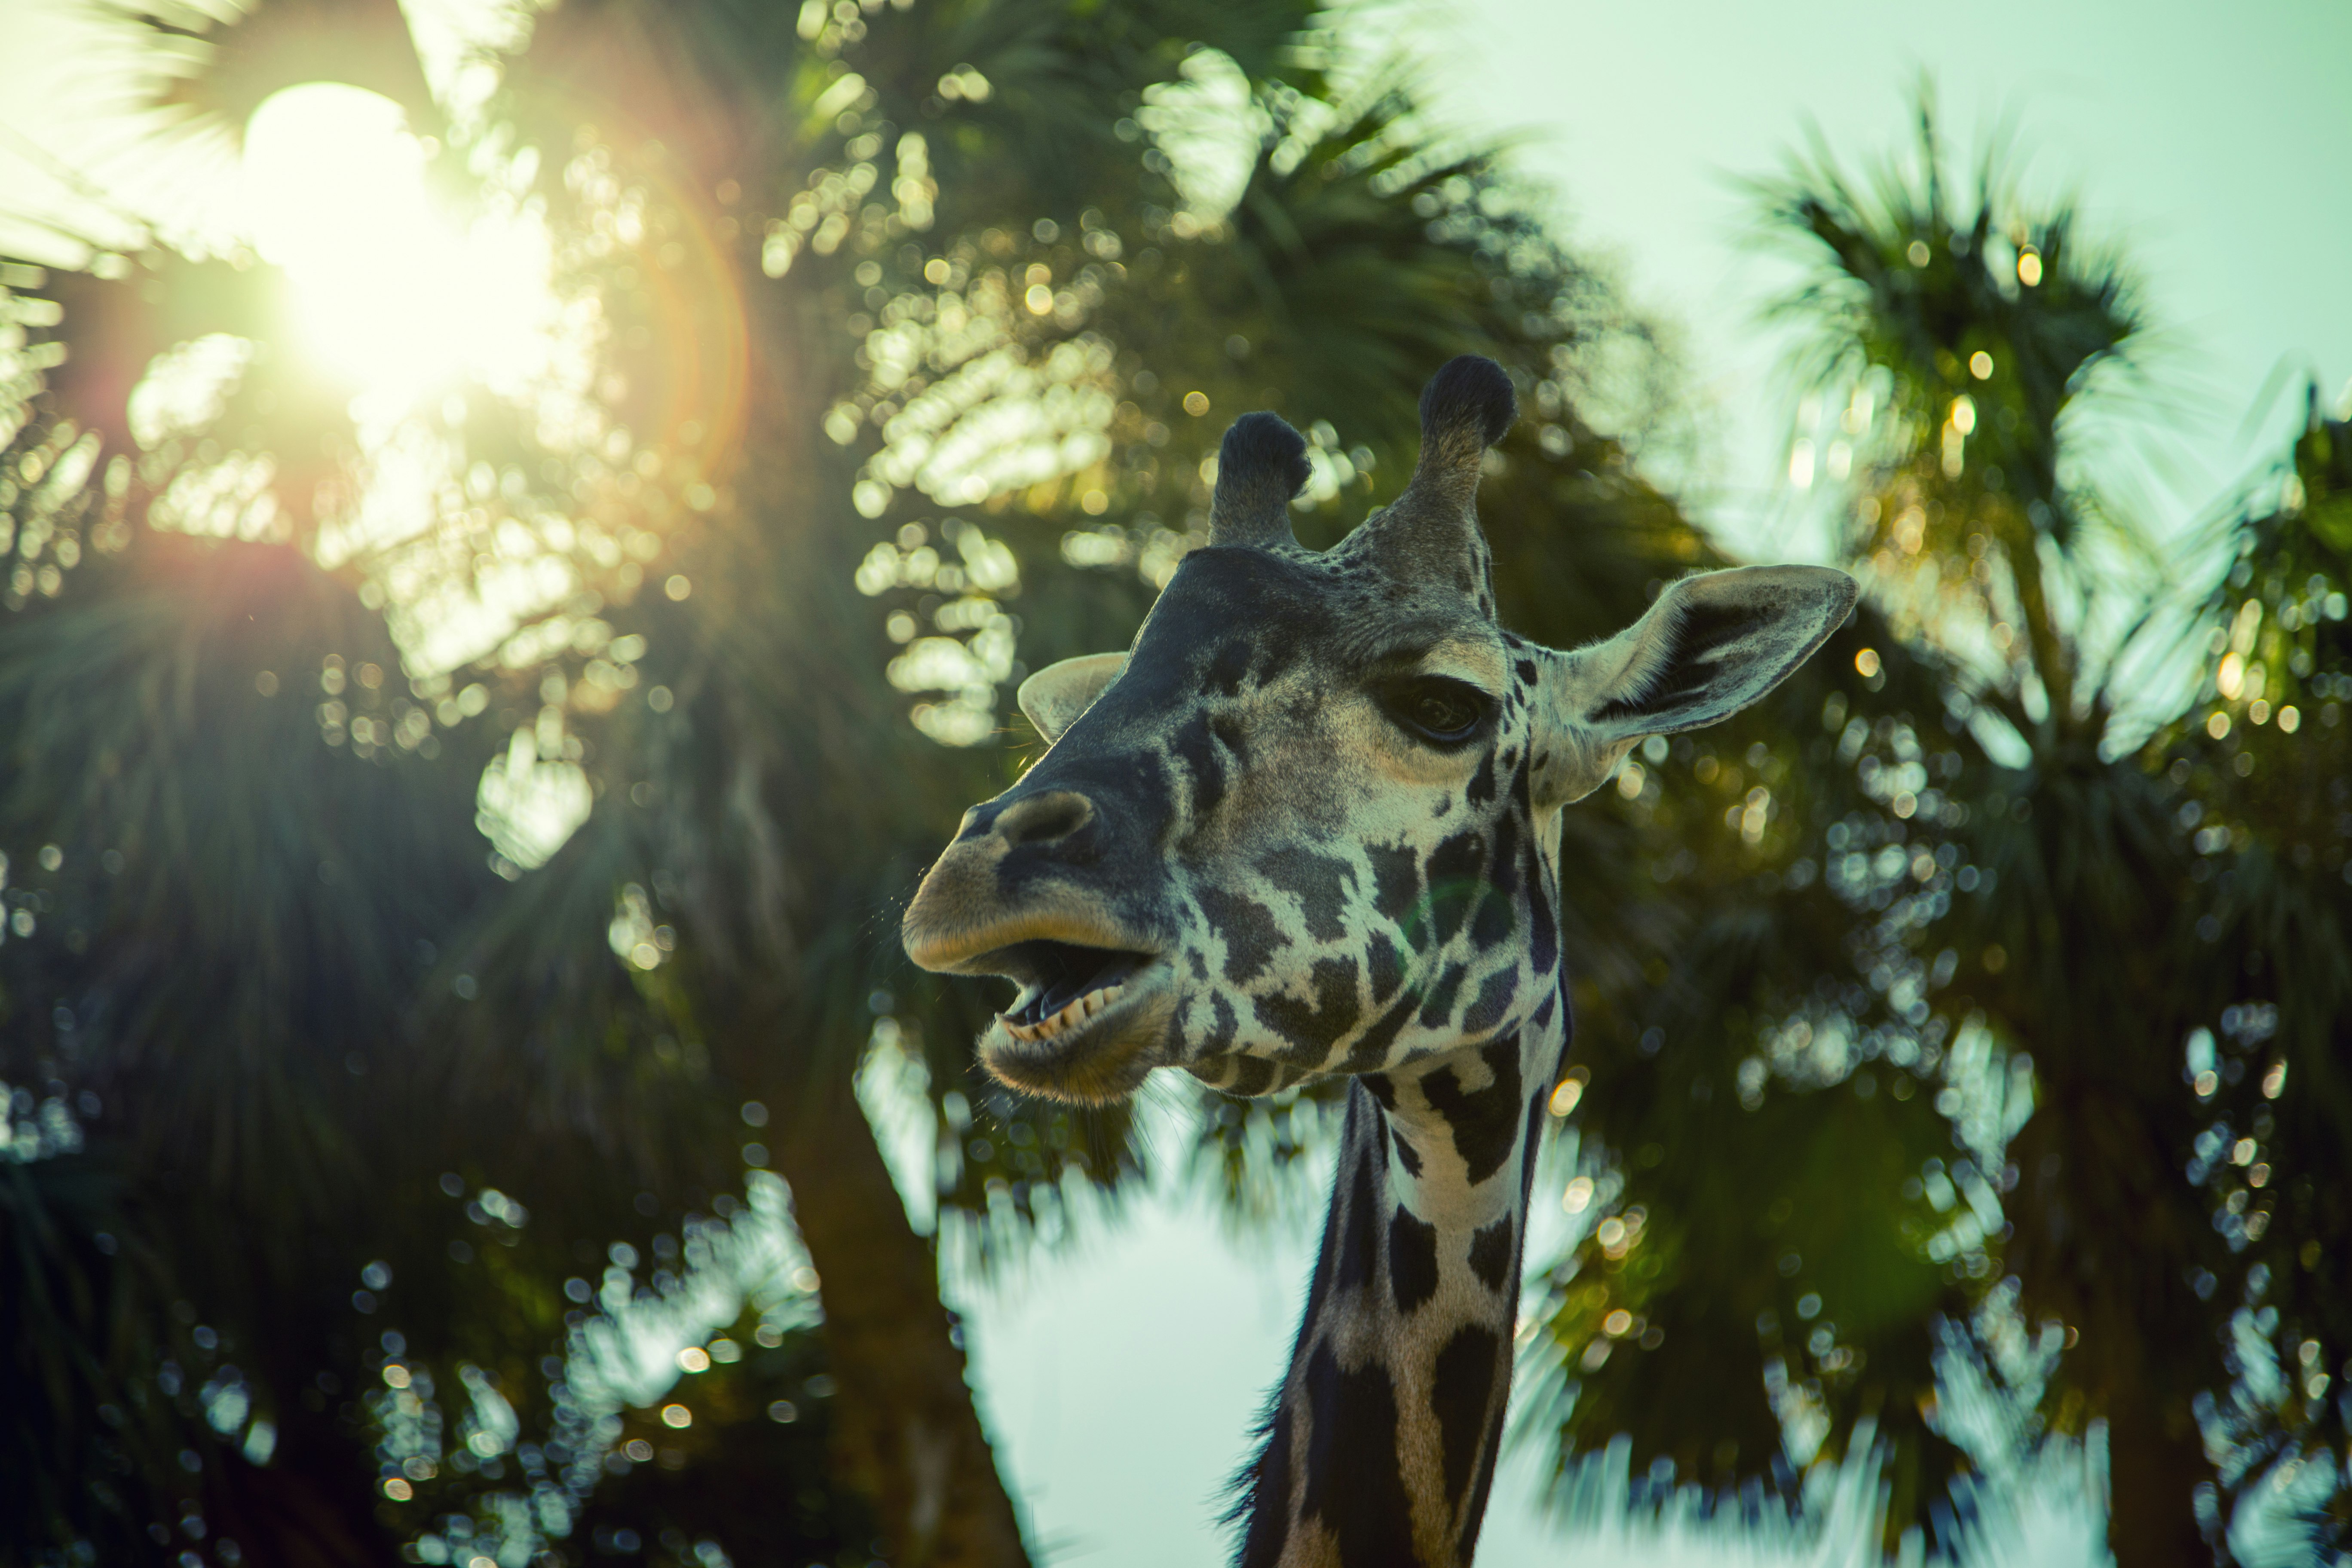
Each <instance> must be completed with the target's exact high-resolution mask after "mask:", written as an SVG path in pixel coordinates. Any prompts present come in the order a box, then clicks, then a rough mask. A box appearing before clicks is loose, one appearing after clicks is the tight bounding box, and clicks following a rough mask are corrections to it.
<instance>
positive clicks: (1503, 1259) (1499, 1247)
mask: <svg viewBox="0 0 2352 1568" xmlns="http://www.w3.org/2000/svg"><path fill="white" fill-rule="evenodd" d="M1397 1212H1398V1213H1400V1214H1402V1213H1403V1212H1404V1211H1403V1210H1402V1209H1400V1210H1398V1211H1397ZM1510 1271H1511V1220H1510V1216H1509V1215H1504V1216H1503V1217H1502V1218H1501V1219H1498V1220H1496V1222H1495V1223H1494V1224H1492V1225H1490V1226H1487V1227H1486V1229H1484V1230H1482V1231H1479V1232H1478V1233H1477V1234H1476V1235H1475V1236H1473V1237H1471V1238H1470V1272H1471V1273H1473V1274H1475V1275H1476V1276H1477V1277H1478V1278H1479V1279H1480V1280H1481V1281H1483V1282H1484V1283H1485V1285H1486V1289H1489V1290H1494V1291H1497V1292H1499V1291H1500V1290H1501V1289H1503V1280H1504V1277H1505V1276H1507V1275H1508V1274H1509V1273H1510Z"/></svg>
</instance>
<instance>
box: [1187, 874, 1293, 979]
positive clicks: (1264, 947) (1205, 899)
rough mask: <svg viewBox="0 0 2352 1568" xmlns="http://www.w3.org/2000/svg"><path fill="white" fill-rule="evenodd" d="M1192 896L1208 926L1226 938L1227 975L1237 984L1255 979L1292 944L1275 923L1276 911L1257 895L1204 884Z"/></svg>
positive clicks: (1227, 977) (1226, 976)
mask: <svg viewBox="0 0 2352 1568" xmlns="http://www.w3.org/2000/svg"><path fill="white" fill-rule="evenodd" d="M1193 897H1194V898H1195V899H1196V900H1199V902H1200V905H1201V913H1202V917H1203V918H1204V919H1206V920H1207V921H1208V922H1209V929H1210V930H1211V931H1215V932H1216V933H1217V934H1218V935H1219V936H1220V937H1223V939H1224V943H1225V978H1226V979H1228V980H1230V981H1232V982H1233V983H1234V984H1236V985H1242V984H1247V983H1249V982H1250V981H1252V980H1255V979H1256V978H1257V976H1258V974H1259V973H1261V972H1262V971H1263V970H1264V969H1265V966H1266V965H1267V964H1268V963H1272V962H1273V960H1274V955H1275V954H1276V952H1280V951H1281V950H1282V949H1283V948H1286V947H1287V946H1289V945H1290V939H1289V938H1288V937H1286V936H1284V935H1283V934H1282V928H1281V927H1280V926H1279V925H1277V924H1276V923H1275V919H1274V911H1273V910H1269V909H1267V908H1266V907H1265V905H1264V904H1261V903H1259V902H1257V901H1256V900H1255V899H1248V898H1244V897H1243V896H1242V895H1241V894H1239V893H1228V892H1226V891H1225V890H1224V889H1222V888H1202V889H1197V890H1196V891H1195V892H1194V894H1193Z"/></svg>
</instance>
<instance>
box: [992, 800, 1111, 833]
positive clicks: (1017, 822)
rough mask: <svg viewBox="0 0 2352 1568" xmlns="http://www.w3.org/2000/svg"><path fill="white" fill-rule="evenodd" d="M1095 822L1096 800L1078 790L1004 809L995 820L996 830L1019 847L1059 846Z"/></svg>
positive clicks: (1020, 803)
mask: <svg viewBox="0 0 2352 1568" xmlns="http://www.w3.org/2000/svg"><path fill="white" fill-rule="evenodd" d="M1094 819H1095V803H1094V802H1093V801H1090V800H1088V799H1087V797H1086V796H1085V795H1080V794H1078V793H1077V792H1076V790H1066V789H1057V790H1054V791H1052V792H1051V793H1049V794H1045V795H1031V796H1030V797H1029V798H1028V799H1027V800H1022V801H1015V802H1013V805H1009V806H1007V807H1005V809H1004V810H1003V813H1002V814H1000V815H999V816H998V817H997V819H996V831H997V832H998V834H1000V835H1001V836H1002V837H1003V839H1004V841H1005V842H1006V843H1008V844H1012V845H1014V846H1016V847H1018V846H1021V845H1024V844H1034V845H1045V844H1058V843H1060V842H1061V841H1062V840H1063V839H1065V838H1067V837H1070V836H1071V835H1072V834H1074V833H1076V832H1077V831H1078V829H1080V828H1082V827H1084V826H1086V825H1087V823H1089V822H1092V821H1093V820H1094Z"/></svg>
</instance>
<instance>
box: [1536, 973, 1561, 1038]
mask: <svg viewBox="0 0 2352 1568" xmlns="http://www.w3.org/2000/svg"><path fill="white" fill-rule="evenodd" d="M1537 973H1542V972H1541V971H1540V970H1538V972H1537ZM1558 1003H1559V992H1557V991H1547V992H1545V993H1544V999H1543V1000H1542V1001H1540V1002H1538V1003H1537V1004H1536V1027H1537V1028H1538V1029H1540V1028H1542V1027H1544V1026H1546V1025H1548V1024H1549V1023H1550V1022H1551V1015H1552V1009H1553V1007H1554V1006H1555V1005H1557V1004H1558Z"/></svg>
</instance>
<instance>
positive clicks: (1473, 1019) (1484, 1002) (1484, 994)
mask: <svg viewBox="0 0 2352 1568" xmlns="http://www.w3.org/2000/svg"><path fill="white" fill-rule="evenodd" d="M1518 994H1519V966H1518V965H1517V964H1516V963H1514V964H1512V965H1511V966H1510V967H1509V968H1508V969H1504V970H1498V971H1496V973H1493V974H1490V975H1488V976H1486V984H1484V985H1482V986H1480V987H1479V989H1478V1000H1476V1001H1475V1002H1473V1003H1472V1004H1470V1006H1469V1007H1468V1009H1467V1010H1466V1011H1465V1012H1464V1013H1463V1015H1462V1032H1463V1033H1464V1034H1465V1035H1483V1034H1485V1033H1486V1031H1487V1030H1489V1029H1491V1028H1493V1027H1495V1026H1496V1025H1497V1024H1500V1023H1501V1022H1502V1021H1503V1019H1504V1018H1505V1017H1506V1016H1508V1014H1509V1013H1510V1010H1511V1003H1512V1002H1513V1001H1514V1000H1515V999H1516V998H1517V996H1518Z"/></svg>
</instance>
